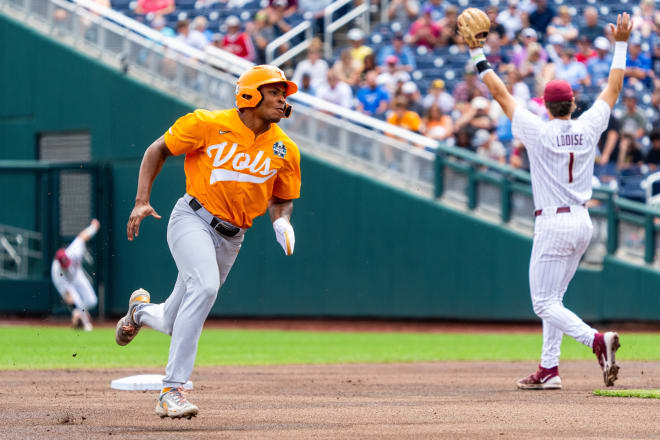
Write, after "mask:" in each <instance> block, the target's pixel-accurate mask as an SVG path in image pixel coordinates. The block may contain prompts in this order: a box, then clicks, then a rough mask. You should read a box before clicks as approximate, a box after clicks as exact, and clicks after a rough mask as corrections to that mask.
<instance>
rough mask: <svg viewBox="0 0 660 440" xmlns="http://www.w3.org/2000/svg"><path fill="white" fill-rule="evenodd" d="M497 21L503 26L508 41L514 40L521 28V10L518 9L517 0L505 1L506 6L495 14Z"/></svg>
mask: <svg viewBox="0 0 660 440" xmlns="http://www.w3.org/2000/svg"><path fill="white" fill-rule="evenodd" d="M497 22H498V23H500V24H501V25H502V26H504V29H505V31H506V36H507V39H508V41H514V39H515V37H516V34H517V33H518V31H520V30H521V29H522V11H521V10H520V9H518V0H508V1H507V8H506V9H505V10H503V11H502V12H500V13H499V14H498V15H497Z"/></svg>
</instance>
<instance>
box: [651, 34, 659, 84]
mask: <svg viewBox="0 0 660 440" xmlns="http://www.w3.org/2000/svg"><path fill="white" fill-rule="evenodd" d="M651 71H652V72H653V76H654V77H655V79H656V80H658V79H660V35H658V36H656V37H655V44H654V45H653V52H652V53H651ZM654 89H658V85H657V84H656V86H655V87H654Z"/></svg>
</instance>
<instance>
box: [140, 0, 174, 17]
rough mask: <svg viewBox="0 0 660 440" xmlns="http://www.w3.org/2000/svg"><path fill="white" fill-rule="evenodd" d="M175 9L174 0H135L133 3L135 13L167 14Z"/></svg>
mask: <svg viewBox="0 0 660 440" xmlns="http://www.w3.org/2000/svg"><path fill="white" fill-rule="evenodd" d="M175 9H176V6H175V4H174V0H137V3H136V5H135V13H136V14H158V15H167V14H171V13H172V12H174V10H175Z"/></svg>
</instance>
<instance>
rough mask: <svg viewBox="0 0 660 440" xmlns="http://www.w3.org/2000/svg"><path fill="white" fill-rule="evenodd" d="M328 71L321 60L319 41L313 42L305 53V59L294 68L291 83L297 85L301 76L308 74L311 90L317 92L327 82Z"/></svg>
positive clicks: (326, 65) (325, 63) (324, 62)
mask: <svg viewBox="0 0 660 440" xmlns="http://www.w3.org/2000/svg"><path fill="white" fill-rule="evenodd" d="M328 70H329V67H328V63H327V62H326V61H325V60H324V59H323V58H321V41H320V40H314V41H313V42H312V44H311V45H310V47H309V50H308V51H307V58H306V59H304V60H302V61H301V62H299V63H298V65H297V66H296V70H295V72H294V73H293V82H294V83H296V84H298V83H299V82H300V80H301V79H302V76H303V74H305V73H308V74H309V76H310V78H311V81H312V88H313V89H314V90H316V91H317V92H318V91H319V89H320V87H321V86H322V85H323V84H325V82H326V81H327V78H328Z"/></svg>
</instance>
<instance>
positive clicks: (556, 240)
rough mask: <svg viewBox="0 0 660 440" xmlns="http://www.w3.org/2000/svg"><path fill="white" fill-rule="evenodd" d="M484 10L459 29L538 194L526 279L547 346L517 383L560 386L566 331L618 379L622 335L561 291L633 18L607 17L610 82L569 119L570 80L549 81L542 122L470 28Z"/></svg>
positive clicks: (609, 381)
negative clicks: (594, 324) (597, 322)
mask: <svg viewBox="0 0 660 440" xmlns="http://www.w3.org/2000/svg"><path fill="white" fill-rule="evenodd" d="M472 11H473V10H472ZM466 12H468V11H466ZM479 12H480V11H476V13H475V12H471V13H467V14H466V15H468V17H467V18H465V19H464V20H463V26H461V25H460V23H461V21H460V20H459V32H460V33H461V35H463V36H464V38H465V40H466V41H467V42H468V44H469V45H470V55H471V58H472V61H473V63H474V65H475V67H476V68H477V71H478V72H479V76H480V78H481V79H482V80H483V81H484V83H485V84H486V85H487V86H488V89H489V90H490V93H491V94H492V95H493V98H494V99H495V100H496V101H497V102H498V103H499V104H500V106H502V109H503V110H504V112H505V113H506V115H507V116H508V117H509V119H511V121H512V129H513V134H514V136H515V137H516V138H518V139H519V140H520V141H522V143H523V144H524V145H525V147H526V148H527V152H528V154H529V159H530V169H531V171H530V172H531V178H532V191H533V195H534V206H535V212H534V216H535V217H536V220H535V225H534V245H533V249H532V256H531V260H530V265H529V284H530V291H531V297H532V305H533V307H534V312H535V313H536V314H537V315H538V316H539V317H540V318H541V319H542V320H543V349H542V353H541V363H540V365H539V369H538V371H536V372H535V373H534V374H531V375H530V376H528V377H526V378H523V379H520V380H519V381H518V383H517V385H518V388H520V389H558V388H561V378H560V376H559V352H560V346H561V340H562V336H563V335H564V334H567V335H569V336H571V337H573V338H575V339H576V340H577V341H578V342H581V343H582V344H584V345H586V346H588V347H591V348H592V349H593V352H594V353H595V354H596V357H597V358H598V362H599V364H600V366H601V369H602V371H603V379H604V381H605V384H606V385H607V386H611V385H614V381H615V380H616V379H617V374H618V370H619V367H618V366H617V365H616V363H615V359H614V354H615V352H616V350H617V349H618V348H619V335H618V334H617V333H615V332H607V333H600V332H598V331H597V330H595V329H593V328H591V327H590V326H588V325H587V324H586V323H585V322H584V321H582V320H581V319H580V318H579V317H578V316H576V315H575V314H574V313H573V312H571V311H570V310H568V309H567V308H566V307H564V305H563V297H564V293H565V292H566V289H567V287H568V283H569V282H570V281H571V279H572V278H573V276H574V275H575V271H576V270H577V267H578V264H579V262H580V259H581V257H582V255H583V254H584V252H585V250H586V249H587V246H588V244H589V241H590V240H591V235H592V230H593V226H592V223H591V219H590V218H589V212H588V211H587V209H586V208H585V203H586V202H587V201H588V200H589V199H590V198H591V194H592V188H591V185H592V183H591V181H592V177H593V168H594V158H595V152H596V148H597V142H598V139H599V137H600V135H601V133H602V132H603V131H604V130H605V128H606V127H607V123H608V120H609V116H610V112H611V110H612V107H614V104H615V103H616V101H617V99H618V97H619V92H620V91H621V88H622V87H623V75H624V69H625V65H626V49H627V41H628V37H629V36H630V31H631V29H632V25H631V22H630V17H629V15H628V14H626V13H624V14H621V15H619V16H618V17H617V24H616V26H615V25H613V24H610V28H611V31H612V35H613V36H614V38H615V39H616V45H615V49H614V57H613V60H612V67H611V69H610V74H609V79H608V82H607V86H606V87H605V89H604V90H603V91H602V92H601V94H600V96H599V97H598V99H597V100H596V102H595V103H594V105H593V106H592V107H591V108H590V109H589V110H587V111H586V112H584V113H583V114H582V115H581V116H580V117H579V118H578V119H576V120H571V118H570V115H571V113H572V112H573V110H574V109H575V99H574V98H573V92H572V90H571V87H570V86H569V85H568V83H567V82H565V81H550V82H549V83H548V84H547V86H546V87H545V91H544V100H545V105H546V107H547V109H548V112H549V114H550V120H549V121H547V122H544V121H542V120H541V118H539V117H538V116H536V115H534V114H532V113H531V112H529V111H528V110H526V109H525V108H523V107H522V106H520V105H518V103H517V102H516V101H515V99H514V98H513V96H511V94H509V92H508V91H507V89H506V87H505V85H504V83H503V82H502V81H501V80H500V78H499V77H498V76H497V74H496V73H495V72H494V71H493V70H492V69H491V67H490V65H489V64H488V61H487V60H486V57H485V56H484V51H483V49H482V44H483V43H482V39H481V38H474V35H477V36H478V37H483V32H481V33H480V34H476V33H475V32H474V30H470V29H469V26H470V25H471V24H474V25H475V26H474V27H475V28H476V27H477V26H476V24H475V23H476V22H471V21H470V20H471V19H472V17H473V16H474V17H475V19H476V20H481V17H480V15H479ZM484 39H485V38H484Z"/></svg>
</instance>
